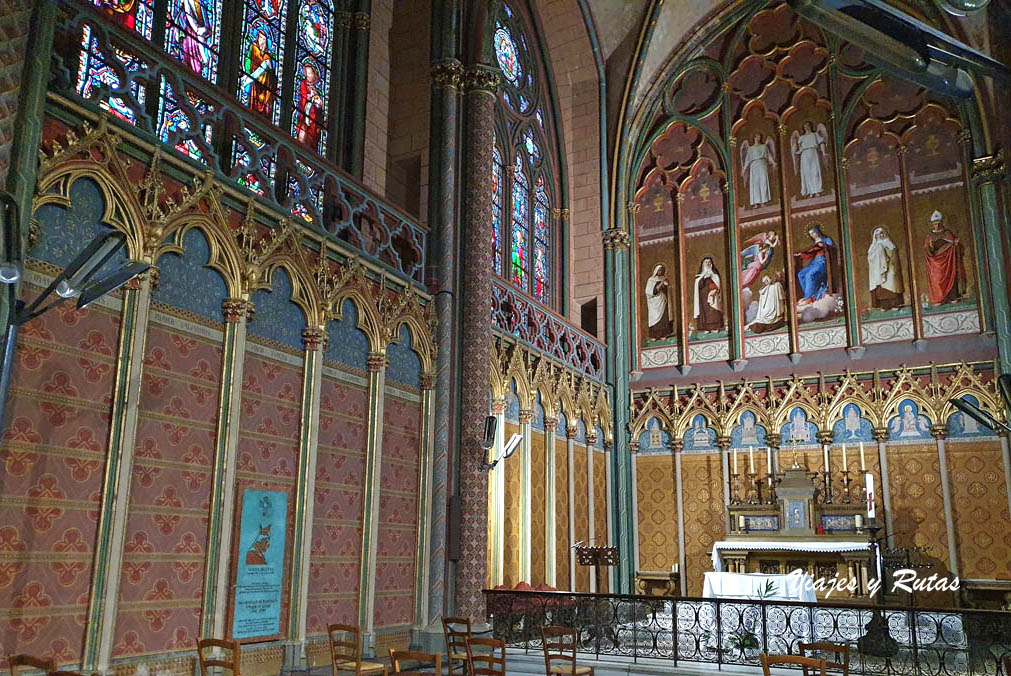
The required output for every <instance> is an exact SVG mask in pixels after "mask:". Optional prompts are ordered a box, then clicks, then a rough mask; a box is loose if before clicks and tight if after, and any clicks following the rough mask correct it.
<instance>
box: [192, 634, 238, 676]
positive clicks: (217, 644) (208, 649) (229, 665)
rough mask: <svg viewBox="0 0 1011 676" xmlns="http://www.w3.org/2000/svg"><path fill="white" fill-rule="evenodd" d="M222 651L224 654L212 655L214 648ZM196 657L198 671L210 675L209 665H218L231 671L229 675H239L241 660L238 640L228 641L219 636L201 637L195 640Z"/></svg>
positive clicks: (205, 675)
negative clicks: (198, 662) (219, 655)
mask: <svg viewBox="0 0 1011 676" xmlns="http://www.w3.org/2000/svg"><path fill="white" fill-rule="evenodd" d="M216 649H217V650H222V651H224V655H222V656H221V657H218V656H217V655H214V654H213V653H212V651H214V650H216ZM197 657H198V658H199V659H200V673H201V674H203V676H210V672H209V671H208V669H209V668H211V667H220V668H222V669H227V670H229V671H230V672H232V674H231V676H239V663H240V662H241V661H242V653H241V652H240V648H239V642H238V641H228V640H225V639H220V638H202V639H200V640H198V641H197Z"/></svg>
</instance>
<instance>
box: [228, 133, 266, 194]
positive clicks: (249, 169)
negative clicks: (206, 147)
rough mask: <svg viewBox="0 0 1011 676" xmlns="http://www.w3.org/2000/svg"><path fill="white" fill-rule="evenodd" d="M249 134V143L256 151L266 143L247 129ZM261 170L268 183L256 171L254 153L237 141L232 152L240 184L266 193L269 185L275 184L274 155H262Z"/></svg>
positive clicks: (254, 190) (260, 192)
mask: <svg viewBox="0 0 1011 676" xmlns="http://www.w3.org/2000/svg"><path fill="white" fill-rule="evenodd" d="M247 133H248V134H249V145H250V146H251V148H252V150H253V151H254V152H259V151H260V150H262V149H263V148H264V146H265V145H266V144H265V143H264V141H263V139H261V138H260V137H259V136H257V135H256V134H254V133H253V132H251V131H248V130H247ZM259 161H260V170H261V171H263V175H264V177H266V185H265V184H263V183H262V182H261V181H260V179H259V177H258V176H257V175H256V174H255V173H254V171H255V170H254V167H255V166H256V165H255V162H256V160H254V159H253V156H252V153H250V152H248V151H247V150H245V149H244V148H243V147H242V146H240V145H239V144H238V142H236V143H235V144H234V146H233V152H232V166H234V167H236V169H235V171H236V172H237V173H238V176H237V179H238V181H239V184H240V185H244V186H246V187H247V188H249V189H250V190H252V191H253V192H255V193H256V194H258V195H265V194H266V193H267V187H268V186H270V185H272V184H273V179H274V159H273V157H270V156H269V153H268V154H267V155H261V156H260V160H259Z"/></svg>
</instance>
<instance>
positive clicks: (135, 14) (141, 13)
mask: <svg viewBox="0 0 1011 676" xmlns="http://www.w3.org/2000/svg"><path fill="white" fill-rule="evenodd" d="M94 3H95V4H96V5H98V6H99V7H100V8H101V10H102V13H103V14H105V15H106V16H107V17H108V18H109V20H110V21H112V22H113V23H117V24H119V25H120V26H123V27H124V28H128V29H130V30H132V31H137V32H138V33H140V34H141V35H143V36H144V37H145V38H147V39H148V40H150V39H151V27H152V26H153V25H154V0H94Z"/></svg>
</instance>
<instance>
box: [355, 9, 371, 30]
mask: <svg viewBox="0 0 1011 676" xmlns="http://www.w3.org/2000/svg"><path fill="white" fill-rule="evenodd" d="M351 23H352V24H353V25H354V27H355V30H359V31H367V30H368V29H369V26H371V25H372V17H371V16H369V13H368V12H355V13H354V16H352V17H351Z"/></svg>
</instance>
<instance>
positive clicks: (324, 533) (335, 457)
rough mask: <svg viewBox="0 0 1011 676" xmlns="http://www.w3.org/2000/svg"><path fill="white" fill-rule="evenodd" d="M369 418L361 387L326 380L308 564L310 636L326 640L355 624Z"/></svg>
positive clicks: (364, 394) (322, 397) (323, 386)
mask: <svg viewBox="0 0 1011 676" xmlns="http://www.w3.org/2000/svg"><path fill="white" fill-rule="evenodd" d="M367 415H368V392H367V390H366V389H365V388H364V387H361V386H358V385H351V384H349V383H346V382H343V381H340V380H336V379H334V378H331V377H329V376H327V375H325V374H324V376H323V385H322V388H321V391H320V403H319V451H318V457H317V459H316V495H315V500H316V503H315V505H314V507H313V526H312V554H311V557H310V563H309V609H308V617H307V619H306V622H307V631H308V633H309V634H310V635H318V634H325V633H326V625H327V624H328V623H331V622H342V623H347V624H354V623H355V622H357V620H358V579H359V574H358V573H359V567H360V566H361V555H362V480H363V476H364V473H365V448H366V442H367V439H366V435H367V432H366V429H365V420H366V416H367ZM327 659H329V657H328V658H327ZM328 664H329V662H328Z"/></svg>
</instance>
